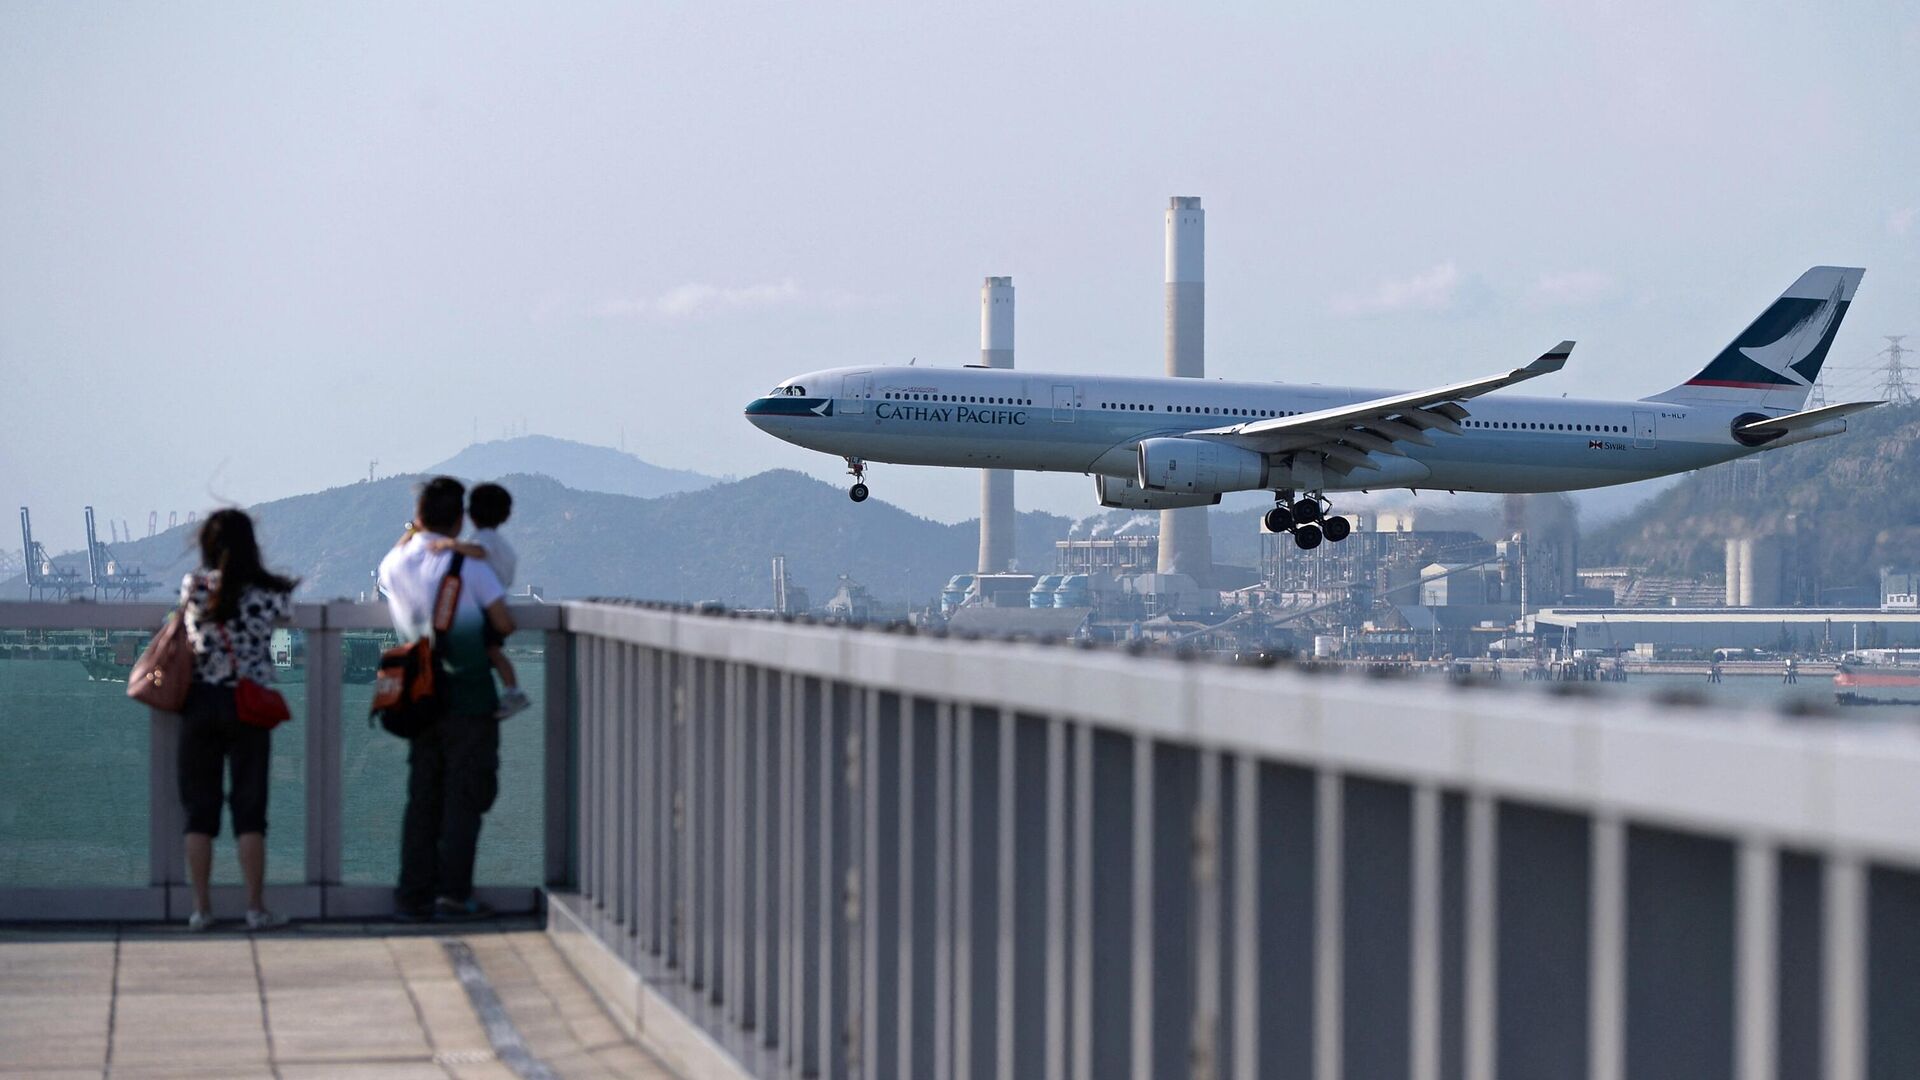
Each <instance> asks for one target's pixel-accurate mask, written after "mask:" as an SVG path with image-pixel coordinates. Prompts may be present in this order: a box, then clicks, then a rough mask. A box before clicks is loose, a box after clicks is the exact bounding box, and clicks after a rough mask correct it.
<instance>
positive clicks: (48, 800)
mask: <svg viewBox="0 0 1920 1080" xmlns="http://www.w3.org/2000/svg"><path fill="white" fill-rule="evenodd" d="M151 636H152V635H151V634H150V633H147V632H144V631H111V632H109V631H101V630H0V885H18V886H53V885H144V884H146V883H147V876H148V868H147V775H148V771H149V770H148V765H147V750H148V746H149V742H150V739H151V731H150V725H151V719H150V717H151V714H150V713H149V712H148V710H147V708H146V706H144V705H140V704H137V703H135V702H133V701H131V700H129V699H128V698H127V683H126V679H127V673H128V672H129V671H130V670H131V669H132V667H133V661H134V660H136V659H138V658H139V656H140V650H142V649H144V648H145V647H146V644H147V639H148V638H149V637H151Z"/></svg>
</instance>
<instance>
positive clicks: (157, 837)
mask: <svg viewBox="0 0 1920 1080" xmlns="http://www.w3.org/2000/svg"><path fill="white" fill-rule="evenodd" d="M147 715H148V719H149V724H148V727H147V879H148V880H149V881H151V882H152V883H153V884H154V885H156V886H158V887H159V889H160V891H161V893H162V899H161V904H162V905H163V910H164V911H165V912H166V917H167V918H168V919H169V920H171V919H172V918H173V917H174V913H173V886H174V885H176V884H179V883H180V882H181V881H183V880H184V879H185V877H186V873H185V865H184V864H185V860H186V855H185V853H184V845H185V841H184V839H183V837H182V831H183V830H184V829H185V828H186V814H185V812H184V811H182V810H181V808H180V786H179V783H180V782H179V779H178V777H177V775H176V774H177V772H178V761H179V757H178V755H179V750H180V717H179V715H178V714H175V713H169V712H161V711H160V710H159V709H149V710H147Z"/></svg>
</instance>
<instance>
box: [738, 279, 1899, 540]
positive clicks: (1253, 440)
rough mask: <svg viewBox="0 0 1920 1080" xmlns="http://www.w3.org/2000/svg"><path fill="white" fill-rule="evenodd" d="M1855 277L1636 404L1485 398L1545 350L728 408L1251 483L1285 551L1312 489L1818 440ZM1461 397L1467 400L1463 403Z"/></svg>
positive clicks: (1546, 471)
mask: <svg viewBox="0 0 1920 1080" xmlns="http://www.w3.org/2000/svg"><path fill="white" fill-rule="evenodd" d="M1865 273H1866V271H1865V270H1863V269H1861V268H1858V267H1837V266H1816V267H1814V268H1812V269H1811V270H1808V271H1807V272H1806V273H1804V274H1802V275H1800V278H1799V280H1797V281H1795V282H1794V283H1793V285H1792V286H1791V287H1789V288H1788V289H1787V291H1786V292H1784V293H1782V294H1780V297H1779V298H1778V299H1776V300H1775V301H1774V302H1773V303H1772V304H1771V305H1770V306H1768V307H1767V309H1766V310H1765V311H1764V312H1762V313H1761V314H1760V317H1759V318H1757V319H1755V320H1754V321H1753V323H1752V325H1750V326H1748V327H1747V328H1746V329H1745V330H1744V331H1742V332H1741V333H1740V335H1739V336H1738V337H1735V338H1734V339H1733V341H1732V343H1731V344H1729V345H1728V346H1727V347H1726V348H1724V349H1722V350H1720V352H1719V353H1717V354H1716V355H1715V356H1714V357H1713V358H1712V359H1711V360H1709V361H1708V362H1707V365H1706V366H1705V367H1704V368H1702V369H1701V370H1700V372H1699V373H1698V374H1696V375H1694V376H1693V377H1692V378H1690V379H1688V380H1686V381H1685V382H1683V383H1680V384H1679V385H1678V386H1675V387H1673V388H1672V389H1670V390H1665V391H1662V392H1660V393H1657V394H1653V395H1651V396H1649V397H1645V398H1641V399H1639V400H1637V401H1601V400H1583V399H1569V398H1565V397H1558V398H1540V397H1520V396H1515V395H1506V394H1501V395H1498V396H1495V397H1486V396H1485V395H1488V394H1491V393H1492V392H1493V391H1496V390H1501V389H1504V388H1506V387H1509V386H1513V385H1515V384H1517V383H1522V382H1526V381H1527V380H1529V379H1535V378H1539V377H1540V376H1542V375H1548V374H1551V373H1553V372H1556V371H1559V370H1560V369H1561V368H1562V367H1563V366H1565V364H1566V362H1567V357H1568V355H1569V354H1570V353H1571V352H1572V350H1573V342H1571V341H1563V342H1561V343H1560V344H1559V345H1557V346H1555V347H1554V348H1552V349H1549V350H1547V351H1546V352H1545V353H1542V354H1541V355H1540V356H1539V358H1537V359H1535V360H1534V361H1533V362H1532V363H1530V364H1527V365H1525V366H1524V367H1518V368H1514V369H1512V370H1510V371H1504V372H1500V373H1498V374H1494V375H1489V376H1486V377H1484V378H1478V379H1469V380H1467V381H1465V382H1456V383H1449V384H1447V385H1444V386H1437V387H1434V388H1432V389H1428V390H1415V391H1411V392H1398V391H1383V390H1370V389H1362V388H1356V387H1343V386H1321V385H1318V384H1312V385H1300V384H1287V383H1257V382H1227V381H1222V380H1211V379H1192V378H1131V377H1126V376H1107V375H1082V374H1050V373H1045V372H1037V371H1024V370H1018V369H1012V368H987V367H985V366H981V365H972V364H970V365H967V366H966V367H963V368H957V369H955V368H923V367H918V366H911V365H910V366H906V367H842V368H832V369H828V370H825V371H812V372H808V373H806V374H804V375H796V376H794V377H793V378H790V379H787V380H785V381H783V382H781V383H780V384H779V385H778V386H775V387H774V388H773V389H772V390H771V391H769V392H768V393H767V394H766V396H764V397H761V398H757V399H755V400H754V401H752V402H750V403H749V404H748V405H747V407H746V416H747V419H748V421H749V422H751V423H752V424H753V425H754V426H755V427H758V428H760V429H761V430H762V431H765V432H767V433H768V434H770V435H773V436H775V437H776V438H779V439H782V440H785V441H787V442H790V443H793V444H795V445H797V446H803V447H806V448H807V449H810V450H817V451H820V452H822V453H828V454H834V455H837V456H839V457H842V458H845V459H846V462H847V471H848V472H849V473H850V474H851V475H852V476H853V479H854V484H853V487H852V490H851V491H850V492H849V495H850V497H851V498H852V499H853V501H854V502H864V501H865V500H866V498H867V496H868V489H867V485H866V466H867V462H869V461H880V462H889V463H894V464H901V465H933V466H946V467H955V468H958V467H965V468H984V469H1016V470H1025V471H1033V472H1079V473H1087V474H1089V475H1091V476H1092V477H1093V480H1094V494H1095V497H1096V498H1097V499H1098V500H1099V503H1100V505H1101V506H1106V507H1118V508H1126V509H1135V510H1164V509H1171V508H1177V507H1188V506H1210V505H1213V504H1215V503H1218V502H1219V501H1220V497H1221V495H1223V494H1225V493H1227V492H1234V491H1271V492H1273V493H1274V506H1273V509H1271V510H1269V511H1267V513H1266V516H1265V523H1266V526H1267V529H1268V530H1269V531H1270V532H1275V533H1279V532H1288V533H1291V534H1292V535H1293V540H1294V543H1295V544H1296V545H1297V546H1298V547H1300V548H1301V549H1302V550H1310V549H1312V548H1315V547H1318V546H1319V545H1320V543H1321V542H1322V541H1323V540H1325V541H1328V542H1332V543H1338V542H1340V541H1341V540H1344V539H1346V538H1347V536H1348V535H1349V534H1350V533H1351V532H1352V523H1351V522H1350V521H1349V520H1347V519H1346V518H1345V517H1342V516H1339V515H1336V514H1334V513H1333V512H1332V510H1333V505H1332V501H1331V500H1330V499H1328V498H1327V494H1328V493H1329V492H1342V491H1375V490H1381V489H1392V488H1408V489H1413V490H1437V491H1453V492H1459V491H1474V492H1554V491H1575V490H1580V489H1583V488H1597V487H1608V486H1611V485H1614V484H1630V483H1633V482H1635V481H1638V480H1648V479H1652V478H1654V477H1657V476H1668V475H1672V474H1674V473H1682V472H1689V471H1691V470H1694V469H1700V468H1705V467H1706V466H1709V465H1717V464H1720V463H1721V462H1725V461H1731V460H1733V459H1734V458H1739V457H1745V456H1747V455H1749V454H1755V453H1759V452H1761V451H1764V450H1774V449H1778V448H1780V447H1783V446H1792V445H1794V444H1795V443H1801V442H1806V441H1808V440H1811V439H1819V438H1825V437H1827V436H1831V435H1838V434H1840V433H1841V432H1844V431H1845V430H1846V429H1847V424H1846V417H1848V416H1850V415H1852V414H1854V413H1858V412H1861V411H1864V410H1866V409H1871V408H1873V407H1875V406H1877V405H1884V404H1886V403H1885V402H1884V401H1852V402H1845V403H1842V404H1838V405H1828V406H1825V407H1823V408H1817V409H1806V408H1805V405H1806V402H1807V396H1808V394H1809V393H1810V391H1811V390H1812V387H1813V383H1814V380H1815V379H1816V378H1818V377H1819V375H1820V366H1821V364H1822V363H1824V362H1825V361H1826V358H1827V352H1828V350H1829V349H1830V348H1831V347H1832V346H1833V340H1834V337H1835V335H1836V334H1838V333H1839V330H1840V322H1841V319H1842V318H1843V317H1844V316H1845V315H1846V312H1847V307H1848V305H1849V304H1851V303H1852V301H1853V294H1854V290H1855V289H1856V288H1857V287H1858V286H1859V284H1860V279H1861V276H1862V275H1864V274H1865ZM1469 404H1470V405H1471V407H1469Z"/></svg>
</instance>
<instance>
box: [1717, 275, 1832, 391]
mask: <svg viewBox="0 0 1920 1080" xmlns="http://www.w3.org/2000/svg"><path fill="white" fill-rule="evenodd" d="M1845 284H1846V282H1845V281H1840V282H1837V283H1835V284H1834V286H1833V294H1832V295H1830V296H1828V297H1827V299H1826V300H1825V301H1824V302H1822V303H1821V304H1820V306H1819V307H1817V308H1814V309H1813V310H1812V311H1809V312H1807V313H1806V315H1804V316H1803V317H1802V318H1800V319H1799V320H1798V321H1796V322H1795V323H1793V325H1791V326H1789V327H1787V329H1786V332H1785V333H1783V334H1781V335H1780V336H1779V337H1777V338H1775V339H1773V340H1772V341H1770V342H1768V343H1766V344H1765V345H1744V346H1741V348H1740V354H1741V355H1742V356H1745V357H1746V358H1747V359H1749V360H1752V361H1753V362H1754V363H1756V364H1759V365H1760V366H1761V367H1764V368H1766V369H1767V370H1768V371H1772V372H1775V373H1778V374H1781V375H1785V376H1787V377H1788V378H1790V379H1792V380H1794V381H1795V382H1797V383H1799V384H1800V385H1801V386H1810V385H1812V382H1813V380H1812V379H1810V378H1808V377H1807V376H1805V375H1802V374H1801V373H1800V372H1799V371H1798V370H1797V369H1796V368H1795V367H1794V365H1795V364H1796V363H1798V362H1799V361H1801V360H1804V359H1805V358H1806V357H1808V356H1809V355H1810V354H1812V353H1813V351H1814V350H1815V349H1816V348H1818V347H1819V345H1820V343H1821V342H1822V341H1825V340H1826V339H1827V331H1828V330H1830V329H1832V328H1833V323H1834V320H1835V319H1837V318H1839V317H1840V290H1841V289H1842V288H1843V287H1844V286H1845Z"/></svg>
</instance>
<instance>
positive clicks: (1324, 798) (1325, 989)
mask: <svg viewBox="0 0 1920 1080" xmlns="http://www.w3.org/2000/svg"><path fill="white" fill-rule="evenodd" d="M1314 793H1315V807H1314V824H1315V826H1316V829H1315V832H1314V845H1313V852H1314V870H1313V879H1314V885H1315V894H1314V905H1313V907H1314V913H1313V927H1314V943H1313V954H1314V955H1313V975H1314V979H1313V989H1314V995H1313V1048H1314V1054H1313V1075H1314V1077H1315V1080H1340V1078H1341V1075H1342V1073H1341V1051H1342V1049H1343V1040H1344V1039H1345V1038H1346V1026H1345V1024H1344V1023H1343V1018H1342V1008H1341V1007H1342V1005H1343V1003H1344V1002H1343V1000H1342V999H1343V994H1344V992H1345V986H1344V983H1343V981H1342V978H1341V976H1342V971H1341V966H1342V963H1341V962H1342V960H1343V959H1344V958H1345V949H1346V928H1345V922H1346V920H1345V919H1344V917H1343V916H1344V914H1345V912H1344V905H1345V896H1344V891H1345V890H1344V889H1343V888H1342V885H1343V880H1342V879H1343V877H1344V876H1345V871H1346V860H1345V855H1344V851H1343V849H1344V847H1345V844H1344V841H1345V839H1346V820H1345V819H1346V815H1345V812H1344V811H1345V809H1346V807H1345V801H1346V799H1345V785H1344V784H1343V783H1342V779H1341V776H1340V774H1339V773H1336V772H1333V771H1331V770H1327V769H1322V770H1321V771H1319V772H1317V773H1315V774H1314Z"/></svg>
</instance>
